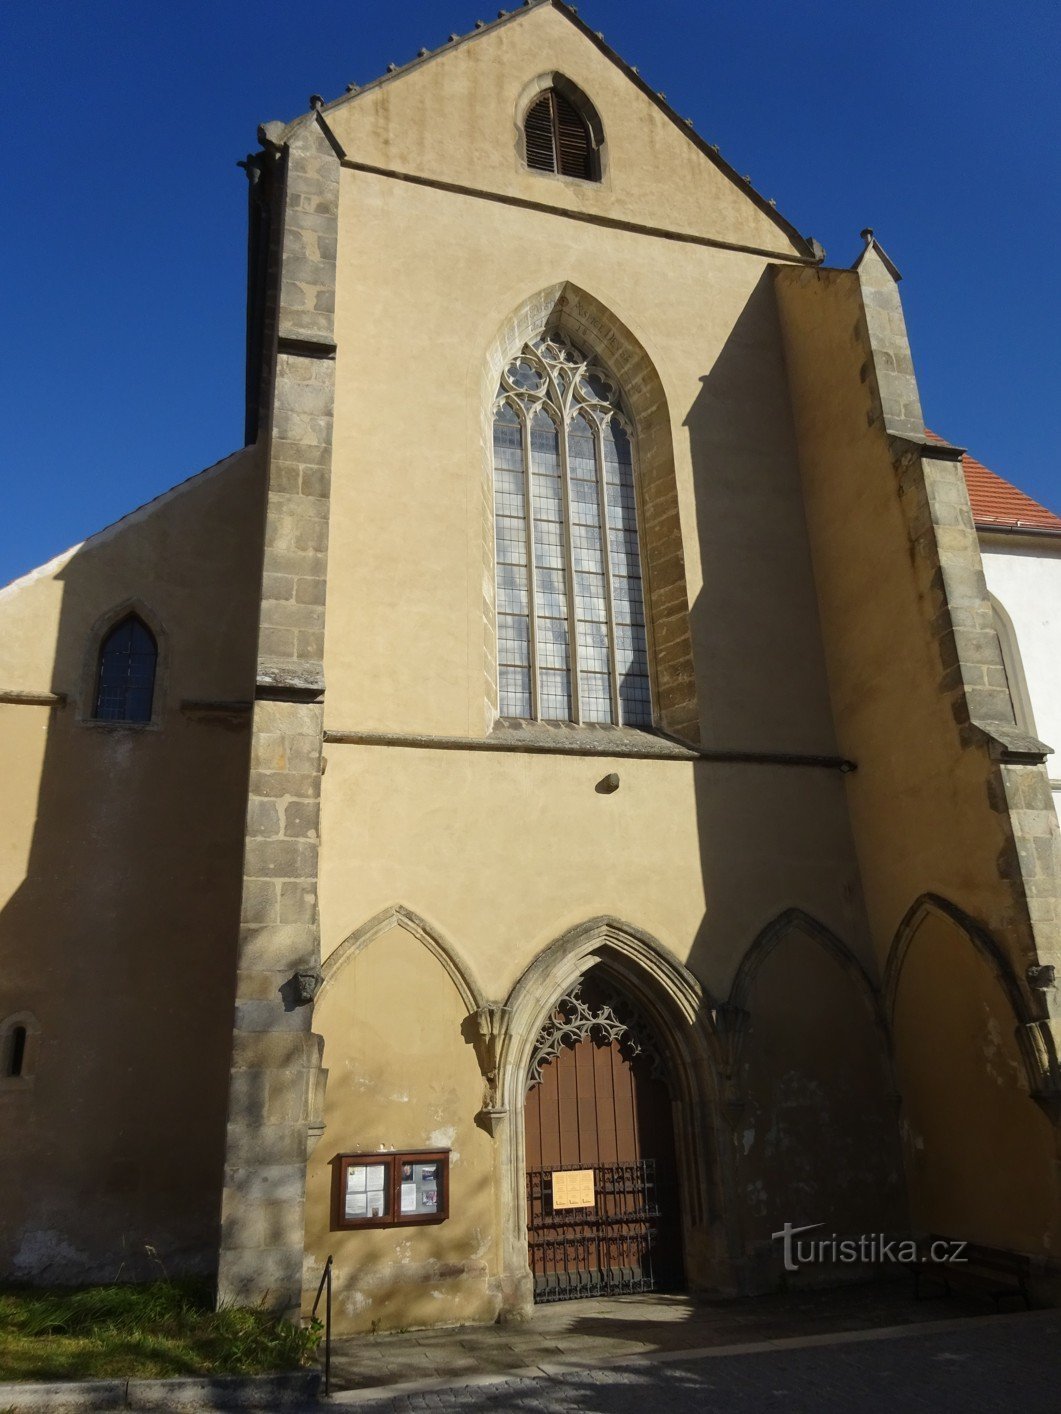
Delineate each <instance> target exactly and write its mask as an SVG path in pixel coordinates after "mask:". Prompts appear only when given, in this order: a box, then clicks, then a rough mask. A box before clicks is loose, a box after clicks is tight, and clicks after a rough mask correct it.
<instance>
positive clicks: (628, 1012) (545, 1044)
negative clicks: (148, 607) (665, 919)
mask: <svg viewBox="0 0 1061 1414" xmlns="http://www.w3.org/2000/svg"><path fill="white" fill-rule="evenodd" d="M587 1038H590V1039H592V1040H594V1041H596V1042H597V1043H598V1044H600V1045H608V1044H609V1043H610V1042H612V1041H617V1042H618V1044H619V1048H620V1050H621V1051H622V1052H623V1054H624V1055H625V1057H626V1059H627V1060H629V1061H634V1060H637V1059H639V1058H640V1059H642V1060H644V1061H645V1062H647V1066H648V1069H647V1073H648V1074H649V1075H650V1076H651V1077H652V1078H653V1079H654V1080H662V1081H664V1082H666V1080H667V1067H666V1065H665V1064H664V1060H663V1056H662V1054H661V1053H660V1049H659V1045H658V1043H657V1041H656V1037H655V1033H654V1032H653V1030H652V1028H651V1026H650V1025H649V1024H648V1022H647V1021H645V1019H644V1017H643V1016H641V1014H640V1013H639V1012H638V1011H637V1009H636V1008H635V1007H634V1006H632V1005H631V1003H630V1002H628V1001H627V999H626V998H625V997H620V996H617V995H616V994H615V993H612V992H608V993H601V994H598V998H597V1005H596V1010H594V1007H593V1005H592V1004H591V1003H588V1002H587V1001H586V1000H585V999H584V998H583V996H582V983H581V982H579V983H577V984H576V985H575V986H574V987H572V988H571V990H570V992H568V993H567V995H566V996H563V997H561V998H560V1000H559V1001H558V1002H557V1003H556V1005H555V1006H554V1007H553V1010H552V1013H551V1014H550V1016H549V1019H548V1021H546V1023H545V1025H544V1026H543V1027H542V1029H541V1030H540V1031H539V1032H538V1039H537V1040H536V1041H535V1043H534V1053H533V1055H532V1057H531V1063H530V1071H529V1073H528V1076H527V1089H528V1090H532V1089H533V1088H534V1086H535V1085H540V1084H541V1079H542V1067H543V1066H546V1065H548V1064H549V1062H550V1061H551V1060H555V1058H556V1057H557V1056H558V1055H559V1054H560V1052H561V1051H562V1050H563V1048H564V1047H565V1046H575V1045H577V1044H578V1042H579V1041H584V1040H586V1039H587Z"/></svg>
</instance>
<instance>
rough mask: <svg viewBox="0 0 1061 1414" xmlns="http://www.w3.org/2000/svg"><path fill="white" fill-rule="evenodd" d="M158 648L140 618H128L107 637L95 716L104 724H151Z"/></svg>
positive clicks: (101, 654)
mask: <svg viewBox="0 0 1061 1414" xmlns="http://www.w3.org/2000/svg"><path fill="white" fill-rule="evenodd" d="M157 666H158V644H157V642H156V641H155V635H154V634H153V633H152V632H151V630H150V629H149V628H148V626H147V624H145V623H144V621H143V619H142V618H140V616H139V615H138V614H127V615H126V616H125V618H123V619H121V620H120V621H119V622H118V623H116V624H115V625H114V627H113V628H112V629H111V630H110V631H109V632H108V633H106V634H105V635H104V637H103V640H102V642H101V643H100V649H99V662H98V665H97V671H96V694H95V701H94V704H93V710H92V715H93V717H94V718H96V720H97V721H103V722H150V720H151V713H152V709H153V706H154V699H155V670H156V668H157Z"/></svg>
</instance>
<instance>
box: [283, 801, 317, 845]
mask: <svg viewBox="0 0 1061 1414" xmlns="http://www.w3.org/2000/svg"><path fill="white" fill-rule="evenodd" d="M319 831H320V805H319V803H318V802H317V801H298V800H292V801H289V802H288V804H287V805H286V806H285V807H284V834H285V835H287V836H288V837H289V838H292V839H306V840H316V839H317V838H318V836H319Z"/></svg>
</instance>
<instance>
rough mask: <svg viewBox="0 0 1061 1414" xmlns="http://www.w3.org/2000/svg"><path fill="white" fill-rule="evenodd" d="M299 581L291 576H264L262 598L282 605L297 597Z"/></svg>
mask: <svg viewBox="0 0 1061 1414" xmlns="http://www.w3.org/2000/svg"><path fill="white" fill-rule="evenodd" d="M297 583H298V581H297V580H296V579H295V578H294V576H293V575H289V574H268V573H267V574H265V575H263V576H262V598H263V599H272V600H275V601H276V602H278V603H281V602H283V601H285V600H287V599H293V598H294V597H295V586H296V584H297Z"/></svg>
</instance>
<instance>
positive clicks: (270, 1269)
mask: <svg viewBox="0 0 1061 1414" xmlns="http://www.w3.org/2000/svg"><path fill="white" fill-rule="evenodd" d="M217 1294H218V1300H219V1301H220V1302H221V1303H222V1304H223V1305H228V1306H257V1305H259V1304H260V1305H262V1306H264V1307H265V1309H266V1310H269V1311H285V1312H287V1311H294V1310H295V1309H296V1308H297V1307H298V1306H299V1305H300V1304H301V1301H302V1243H301V1242H299V1244H298V1246H297V1247H253V1248H249V1249H243V1248H239V1247H234V1248H231V1249H229V1248H226V1247H224V1246H222V1249H221V1260H220V1262H219V1263H218V1272H217Z"/></svg>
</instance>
